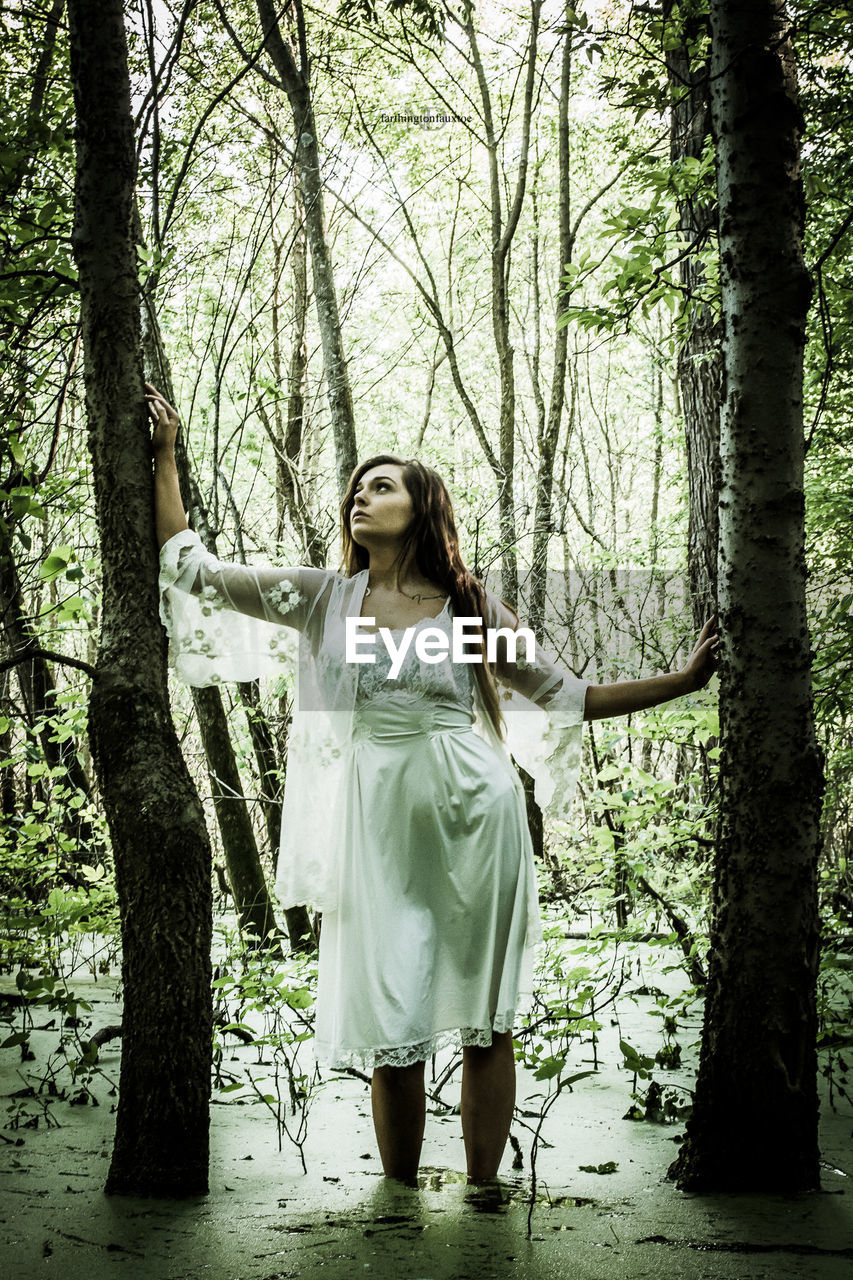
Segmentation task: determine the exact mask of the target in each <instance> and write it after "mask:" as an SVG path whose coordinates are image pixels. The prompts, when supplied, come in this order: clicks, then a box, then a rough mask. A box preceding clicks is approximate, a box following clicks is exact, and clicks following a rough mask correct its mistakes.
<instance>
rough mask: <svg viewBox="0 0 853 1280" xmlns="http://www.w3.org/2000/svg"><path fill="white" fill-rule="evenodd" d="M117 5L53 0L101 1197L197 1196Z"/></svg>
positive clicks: (202, 832) (188, 785)
mask: <svg viewBox="0 0 853 1280" xmlns="http://www.w3.org/2000/svg"><path fill="white" fill-rule="evenodd" d="M123 8H124V6H123V5H122V3H121V0H69V5H68V11H69V24H70V37H71V46H70V47H71V74H72V80H73V86H74V98H75V105H76V112H77V156H76V204H75V220H74V237H73V243H74V254H75V258H76V261H77V266H78V270H79V278H80V297H81V308H82V311H81V319H82V329H83V343H84V350H85V382H86V405H87V414H88V420H89V448H90V451H91V455H92V467H93V477H94V489H95V500H96V506H97V515H98V526H99V530H100V536H101V548H102V562H103V590H104V603H103V614H102V629H101V634H100V637H99V648H98V665H97V674H96V676H95V678H94V680H93V682H92V695H91V701H90V708H89V732H90V736H91V741H92V751H93V759H94V762H95V767H96V770H97V774H98V780H99V783H100V787H101V792H102V795H103V799H104V806H105V809H106V812H107V818H108V821H109V826H110V832H111V836H112V842H113V853H114V857H115V865H116V885H117V889H118V895H119V905H120V911H121V924H122V947H123V950H122V975H123V984H124V1044H123V1050H122V1062H121V1079H120V1091H119V1102H118V1111H117V1116H116V1134H115V1145H114V1147H113V1155H112V1162H111V1165H110V1170H109V1175H108V1179H107V1187H106V1189H107V1191H108V1192H114V1193H126V1194H136V1195H160V1196H184V1195H198V1194H201V1193H203V1192H206V1191H207V1183H208V1167H207V1166H208V1124H209V1111H208V1105H209V1097H210V1058H211V1037H212V1002H211V989H210V978H211V972H210V947H211V940H212V907H211V874H210V873H211V867H210V847H209V843H208V838H207V831H206V829H205V824H204V814H203V811H202V806H201V802H200V800H199V797H198V794H197V792H196V790H195V787H194V786H193V783H192V779H191V778H190V776H189V773H188V771H187V768H186V765H185V763H184V760H183V757H182V756H181V753H180V749H179V746H178V742H177V738H176V736H175V731H174V726H173V724H172V719H171V714H170V709H169V698H168V687H167V680H166V644H165V635H164V633H163V631H162V629H161V628H160V627H159V626H157V625H156V617H157V545H156V540H155V538H154V521H153V515H152V513H153V509H154V492H153V479H152V474H151V455H150V428H149V424H148V414H147V411H146V406H145V401H144V398H143V395H144V392H143V377H142V354H141V348H140V321H139V286H138V281H137V275H136V260H135V254H134V249H133V239H132V235H131V215H132V203H133V184H134V180H135V168H136V155H135V147H134V137H133V123H132V118H131V111H130V82H129V76H128V67H127V44H126V39H125V31H124V22H123Z"/></svg>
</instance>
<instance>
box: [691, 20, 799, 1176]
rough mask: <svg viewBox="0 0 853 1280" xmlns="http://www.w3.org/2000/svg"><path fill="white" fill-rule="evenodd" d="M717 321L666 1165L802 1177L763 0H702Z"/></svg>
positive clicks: (792, 337)
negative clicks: (714, 645) (679, 1044)
mask: <svg viewBox="0 0 853 1280" xmlns="http://www.w3.org/2000/svg"><path fill="white" fill-rule="evenodd" d="M711 23H712V34H713V51H712V68H711V71H712V74H711V104H712V112H713V124H714V132H715V138H716V143H717V166H718V168H717V191H718V196H719V210H720V215H719V216H720V254H721V268H722V298H723V322H724V360H725V388H724V390H725V394H724V399H723V406H722V416H721V468H722V477H721V491H720V558H719V597H720V614H721V623H722V631H723V636H724V654H723V666H722V677H723V680H722V699H721V724H722V730H721V736H722V764H721V825H720V832H719V838H718V846H717V853H716V866H715V906H716V910H715V918H714V922H713V926H712V951H711V964H710V972H709V983H708V996H707V1004H706V1009H705V1024H704V1030H703V1036H702V1054H701V1062H700V1069H699V1078H698V1081H697V1087H696V1099H695V1108H694V1112H693V1115H692V1117H691V1119H690V1121H689V1122H688V1125H687V1135H686V1141H685V1143H684V1146H683V1147H682V1150H681V1153H680V1155H679V1158H678V1160H677V1161H676V1162H675V1164H674V1166H673V1170H672V1172H673V1173H674V1175H675V1176H677V1178H678V1181H679V1185H680V1186H681V1187H683V1188H685V1189H689V1190H696V1191H699V1190H702V1191H707V1190H721V1191H739V1190H755V1191H759V1190H760V1191H784V1192H792V1191H800V1190H804V1189H809V1188H814V1187H817V1186H818V1184H819V1166H818V1145H817V1119H818V1103H817V1076H816V1052H815V1038H816V1022H817V1019H816V1012H815V985H816V976H817V964H818V940H819V935H818V911H817V890H816V869H817V858H818V851H819V826H818V823H819V814H820V799H821V792H822V785H823V779H822V773H821V760H820V755H819V751H818V748H817V745H816V742H815V735H814V726H813V713H812V704H811V693H810V652H809V635H808V629H807V624H806V613H805V566H804V549H803V545H804V544H803V505H804V504H803V423H802V359H803V344H804V335H805V320H806V312H807V310H808V305H809V300H810V295H811V285H810V280H809V277H808V274H807V272H806V269H805V267H804V264H803V256H802V241H801V237H802V226H803V199H802V188H801V182H800V173H799V133H800V130H801V127H802V122H801V117H800V112H799V108H798V106H797V95H796V79H795V71H794V64H793V55H792V50H791V46H790V43H789V40H788V38H787V27H788V23H787V16H786V13H785V10H784V6H783V4H781V3H779V0H765V2H764V3H761V4H750V5H743V4H740V3H738V0H713V2H712V4H711Z"/></svg>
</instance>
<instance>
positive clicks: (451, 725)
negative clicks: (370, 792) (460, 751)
mask: <svg viewBox="0 0 853 1280" xmlns="http://www.w3.org/2000/svg"><path fill="white" fill-rule="evenodd" d="M473 724H474V717H473V714H472V713H470V712H467V711H466V710H465V709H464V707H461V706H460V705H459V704H458V703H451V702H442V701H441V700H437V699H433V698H426V697H423V696H421V695H418V694H413V693H411V692H410V691H400V692H396V691H392V692H389V693H387V694H382V695H380V696H374V697H372V698H370V699H365V700H364V701H359V702H357V703H356V706H355V714H354V716H353V726H352V727H353V741H354V742H365V741H382V742H395V741H397V742H403V741H410V740H411V739H412V738H419V737H423V736H424V735H427V736H432V735H433V734H438V733H469V732H473Z"/></svg>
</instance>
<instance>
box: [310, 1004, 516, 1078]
mask: <svg viewBox="0 0 853 1280" xmlns="http://www.w3.org/2000/svg"><path fill="white" fill-rule="evenodd" d="M514 1021H515V1012H514V1011H513V1013H510V1014H500V1015H498V1016H497V1017H495V1019H494V1022H493V1025H492V1026H490V1027H452V1028H449V1029H448V1030H446V1031H439V1032H437V1033H436V1035H434V1036H431V1037H430V1038H429V1039H428V1040H420V1041H419V1042H418V1043H417V1044H404V1045H391V1046H381V1047H379V1048H361V1049H344V1048H333V1047H331V1046H329V1047H328V1048H324V1047H322V1046H320V1045H317V1044H316V1043H315V1046H314V1052H315V1055H316V1056H317V1058H318V1059H319V1060H321V1061H323V1062H325V1064H326V1066H328V1067H329V1068H330V1069H331V1070H333V1071H335V1070H341V1069H345V1068H347V1067H355V1068H357V1069H359V1070H361V1071H371V1070H373V1069H374V1068H376V1067H411V1066H414V1064H415V1063H416V1062H426V1060H427V1059H428V1058H432V1057H433V1056H434V1055H435V1054H436V1053H439V1052H440V1051H441V1050H442V1049H448V1048H454V1049H460V1048H462V1047H463V1045H464V1046H465V1047H466V1048H468V1047H470V1046H472V1045H473V1046H476V1047H477V1048H480V1049H489V1048H490V1047H491V1044H492V1035H493V1034H495V1033H497V1034H499V1035H500V1034H502V1033H503V1032H505V1031H511V1030H512V1027H513V1023H514Z"/></svg>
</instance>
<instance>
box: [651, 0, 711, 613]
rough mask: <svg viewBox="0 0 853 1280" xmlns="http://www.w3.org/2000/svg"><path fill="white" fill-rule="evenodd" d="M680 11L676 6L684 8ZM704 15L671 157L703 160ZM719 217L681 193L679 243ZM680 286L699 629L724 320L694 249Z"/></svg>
mask: <svg viewBox="0 0 853 1280" xmlns="http://www.w3.org/2000/svg"><path fill="white" fill-rule="evenodd" d="M673 8H674V0H664V17H665V19H666V20H667V21H668V22H670V21H672V16H673ZM680 12H681V11H680V10H679V13H680ZM706 23H707V17H706V16H705V15H704V14H701V15H694V16H691V17H686V18H683V19H682V25H681V26H680V27H679V29H678V30H677V32H676V33H675V34H677V35H678V36H679V38H680V40H681V41H682V43H681V44H679V45H678V46H677V47H676V48H673V49H667V51H666V67H667V73H668V76H669V86H670V94H671V97H672V105H671V108H670V160H671V161H672V163H673V164H678V163H679V162H681V161H684V160H685V159H694V160H699V159H700V158H701V156H702V151H703V149H704V146H705V140H706V138H707V136H708V133H709V131H710V119H709V102H708V68H707V67H706V66H701V67H693V66H691V64H690V55H689V53H688V42H689V41H691V40H694V39H696V37H697V36H698V35H700V34H701V31H702V29H703V28H704V25H705V24H706ZM715 221H716V210H715V208H714V206H713V204H712V202H710V201H708V200H702V199H701V198H700V197H698V196H696V197H682V198H680V200H679V203H678V222H679V232H680V237H681V240H682V241H683V242H684V243H685V244H688V245H693V246H696V248H697V249H698V248H699V247H700V246H701V245H702V244H703V243H704V242H705V241H706V240H707V238H708V235H709V232H710V231H711V229H712V228H713V226H714V223H715ZM679 274H680V277H681V284H682V285H683V286H684V288H685V289H686V290H687V298H686V302H685V307H686V308H687V314H686V316H685V320H686V324H687V333H686V337H685V339H684V342H683V343H682V345H681V347H680V348H679V352H678V387H679V395H680V399H681V407H682V412H683V414H684V439H685V445H686V451H687V486H688V520H687V576H688V580H689V585H690V600H691V606H692V612H693V622H694V625H695V626H696V627H697V628H699V627H702V626H703V625H704V623H705V621H706V619H707V618H709V617H711V616H712V615H713V614H714V613H716V609H717V539H718V519H717V487H718V468H719V454H720V378H721V373H722V362H721V353H720V340H721V337H722V334H721V330H720V325H719V322H717V321H715V319H714V315H713V312H712V311H711V308H710V307H709V306H708V305H707V304H706V303H705V302H703V301H702V300H701V296H700V291H701V289H702V287H703V286H704V285H705V272H704V267H703V265H702V260H701V258H700V257H699V256H698V254H696V253H690V254H688V255H687V256H685V257H683V258H682V260H681V263H680V265H679Z"/></svg>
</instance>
